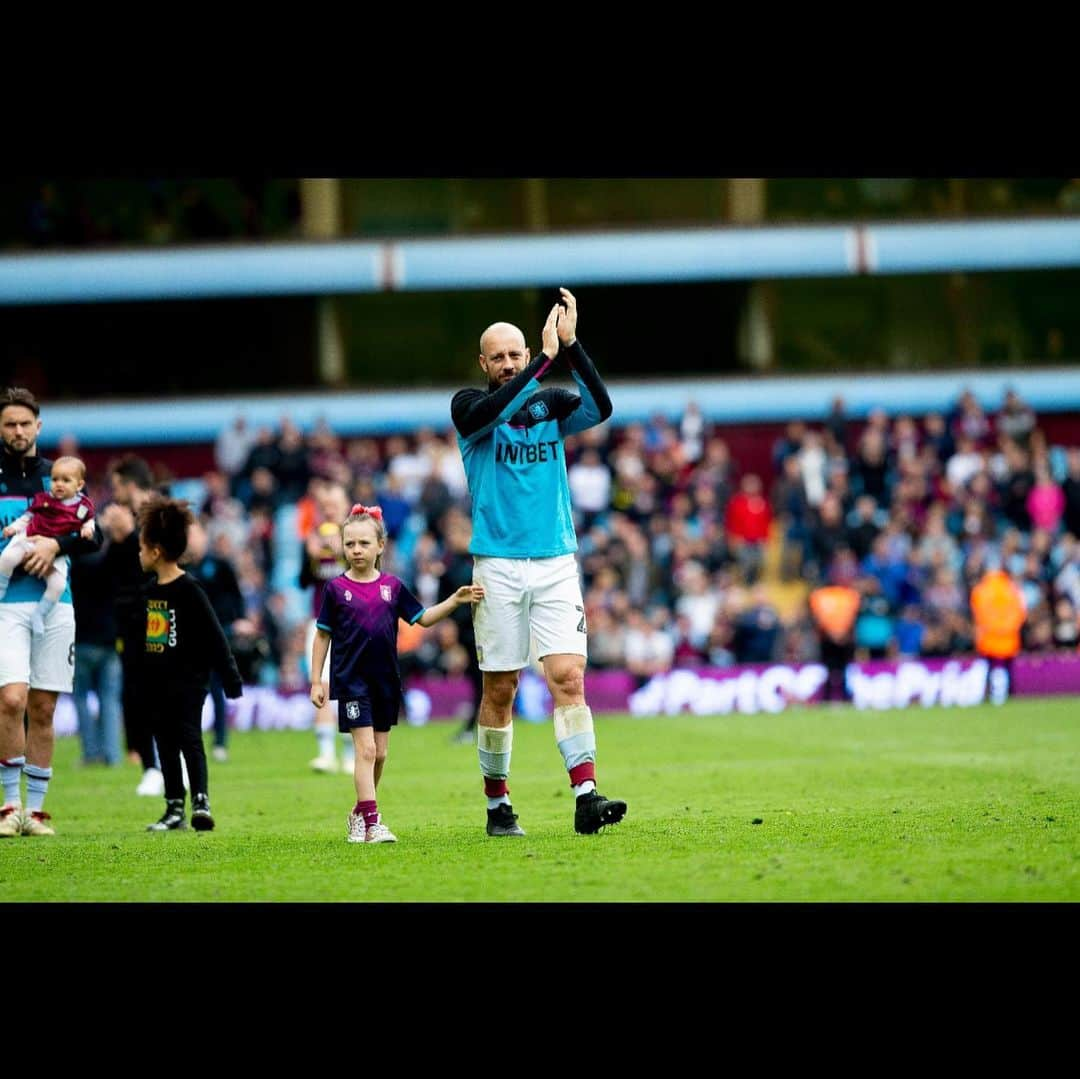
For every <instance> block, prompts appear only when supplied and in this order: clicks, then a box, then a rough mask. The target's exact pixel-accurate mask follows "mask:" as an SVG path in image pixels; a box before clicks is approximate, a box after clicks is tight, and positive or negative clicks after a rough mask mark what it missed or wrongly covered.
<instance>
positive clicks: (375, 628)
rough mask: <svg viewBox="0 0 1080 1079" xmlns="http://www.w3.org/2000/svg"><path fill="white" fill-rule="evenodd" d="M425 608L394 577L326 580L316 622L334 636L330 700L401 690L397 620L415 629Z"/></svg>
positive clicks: (342, 576) (390, 575)
mask: <svg viewBox="0 0 1080 1079" xmlns="http://www.w3.org/2000/svg"><path fill="white" fill-rule="evenodd" d="M424 610H425V608H424V607H423V606H422V605H421V603H420V601H419V600H418V599H417V598H416V597H415V596H414V595H413V594H412V593H411V592H410V591H409V590H408V589H407V588H406V587H405V585H404V584H403V583H402V582H401V581H400V580H399V579H398V578H397V577H395V576H394V575H393V574H392V573H380V574H379V576H378V578H377V579H376V580H374V581H363V582H362V581H353V580H351V579H350V578H349V577H347V576H346V575H345V574H342V575H341V576H340V577H334V578H333V579H332V580H330V581H327V583H326V591H325V592H324V593H323V600H322V606H321V607H320V608H319V616H318V618H317V619H316V620H315V621H316V624H317V625H318V627H319V628H320V629H324V630H326V632H327V633H329V634H330V639H331V641H332V642H333V643H332V646H331V648H330V699H331V700H335V701H344V700H351V699H353V698H355V697H358V696H362V695H364V694H365V693H369V692H371V691H372V690H379V689H381V690H382V692H383V694H394V693H400V692H401V670H400V668H399V667H398V652H397V634H398V619H399V618H403V619H405V621H406V622H408V623H409V624H410V625H412V624H413V623H414V622H415V621H416V620H417V619H418V618H419V617H420V616H421V615H422V614H423V613H424Z"/></svg>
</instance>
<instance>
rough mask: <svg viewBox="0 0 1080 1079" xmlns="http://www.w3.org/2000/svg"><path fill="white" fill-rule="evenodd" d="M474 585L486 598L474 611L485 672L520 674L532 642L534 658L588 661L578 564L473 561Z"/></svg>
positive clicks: (561, 558) (567, 557)
mask: <svg viewBox="0 0 1080 1079" xmlns="http://www.w3.org/2000/svg"><path fill="white" fill-rule="evenodd" d="M473 584H479V585H483V586H484V598H483V599H482V600H481V601H480V602H479V603H478V604H476V605H475V606H474V607H473V631H474V632H475V634H476V654H477V656H478V658H479V660H480V670H482V671H519V670H521V669H522V668H523V667H527V666H528V665H529V643H530V637H532V638H533V639H535V641H536V656H537V658H538V659H543V658H544V657H545V656H550V655H557V654H562V653H566V654H568V655H575V656H587V655H588V651H587V648H586V637H585V602H584V600H583V599H582V598H581V581H580V578H579V576H578V564H577V559H576V558H575V557H574V556H573V555H572V554H564V555H558V556H557V557H555V558H492V557H490V556H483V555H478V556H476V558H474V559H473Z"/></svg>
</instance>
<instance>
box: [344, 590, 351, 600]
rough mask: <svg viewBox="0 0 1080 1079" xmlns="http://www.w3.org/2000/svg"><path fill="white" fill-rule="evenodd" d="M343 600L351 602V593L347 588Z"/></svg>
mask: <svg viewBox="0 0 1080 1079" xmlns="http://www.w3.org/2000/svg"><path fill="white" fill-rule="evenodd" d="M345 602H346V603H352V593H351V592H350V591H349V590H348V589H347V588H346V589H345Z"/></svg>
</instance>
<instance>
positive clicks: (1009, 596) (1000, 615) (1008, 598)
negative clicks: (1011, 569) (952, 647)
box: [971, 569, 1027, 704]
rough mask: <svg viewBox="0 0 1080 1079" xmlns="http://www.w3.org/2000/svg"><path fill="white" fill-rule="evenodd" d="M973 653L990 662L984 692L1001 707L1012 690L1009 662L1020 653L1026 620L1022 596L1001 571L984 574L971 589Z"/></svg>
mask: <svg viewBox="0 0 1080 1079" xmlns="http://www.w3.org/2000/svg"><path fill="white" fill-rule="evenodd" d="M971 614H972V617H973V619H974V621H975V651H977V652H978V653H979V655H980V656H984V657H985V658H986V659H988V660H990V677H989V679H988V687H987V692H988V696H989V698H990V700H991V701H992V702H993V703H994V704H1003V703H1004V702H1005V699H1006V698H1007V697H1008V696H1009V690H1010V688H1011V687H1012V661H1013V657H1014V656H1015V655H1016V654H1017V652H1019V651H1020V629H1021V627H1022V626H1023V624H1024V621H1025V619H1026V618H1027V605H1026V604H1025V603H1024V594H1023V592H1021V591H1020V588H1019V586H1018V585H1017V584H1016V582H1015V581H1014V580H1013V579H1012V578H1011V577H1010V576H1009V575H1008V573H1006V572H1005V571H1004V570H1000V569H995V570H991V571H990V572H989V573H987V574H985V575H984V576H983V577H982V579H981V580H980V581H979V583H978V584H977V585H976V586H975V587H974V588H973V589H972V590H971Z"/></svg>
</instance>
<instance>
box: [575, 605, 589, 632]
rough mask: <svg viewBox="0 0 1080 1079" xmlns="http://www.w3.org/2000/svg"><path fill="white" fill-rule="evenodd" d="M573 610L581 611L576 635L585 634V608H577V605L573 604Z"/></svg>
mask: <svg viewBox="0 0 1080 1079" xmlns="http://www.w3.org/2000/svg"><path fill="white" fill-rule="evenodd" d="M574 610H575V611H581V621H580V622H578V624H577V631H578V633H586V632H587V631H586V629H585V608H584V607H579V606H578V605H577V604H576V603H575V604H574Z"/></svg>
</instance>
